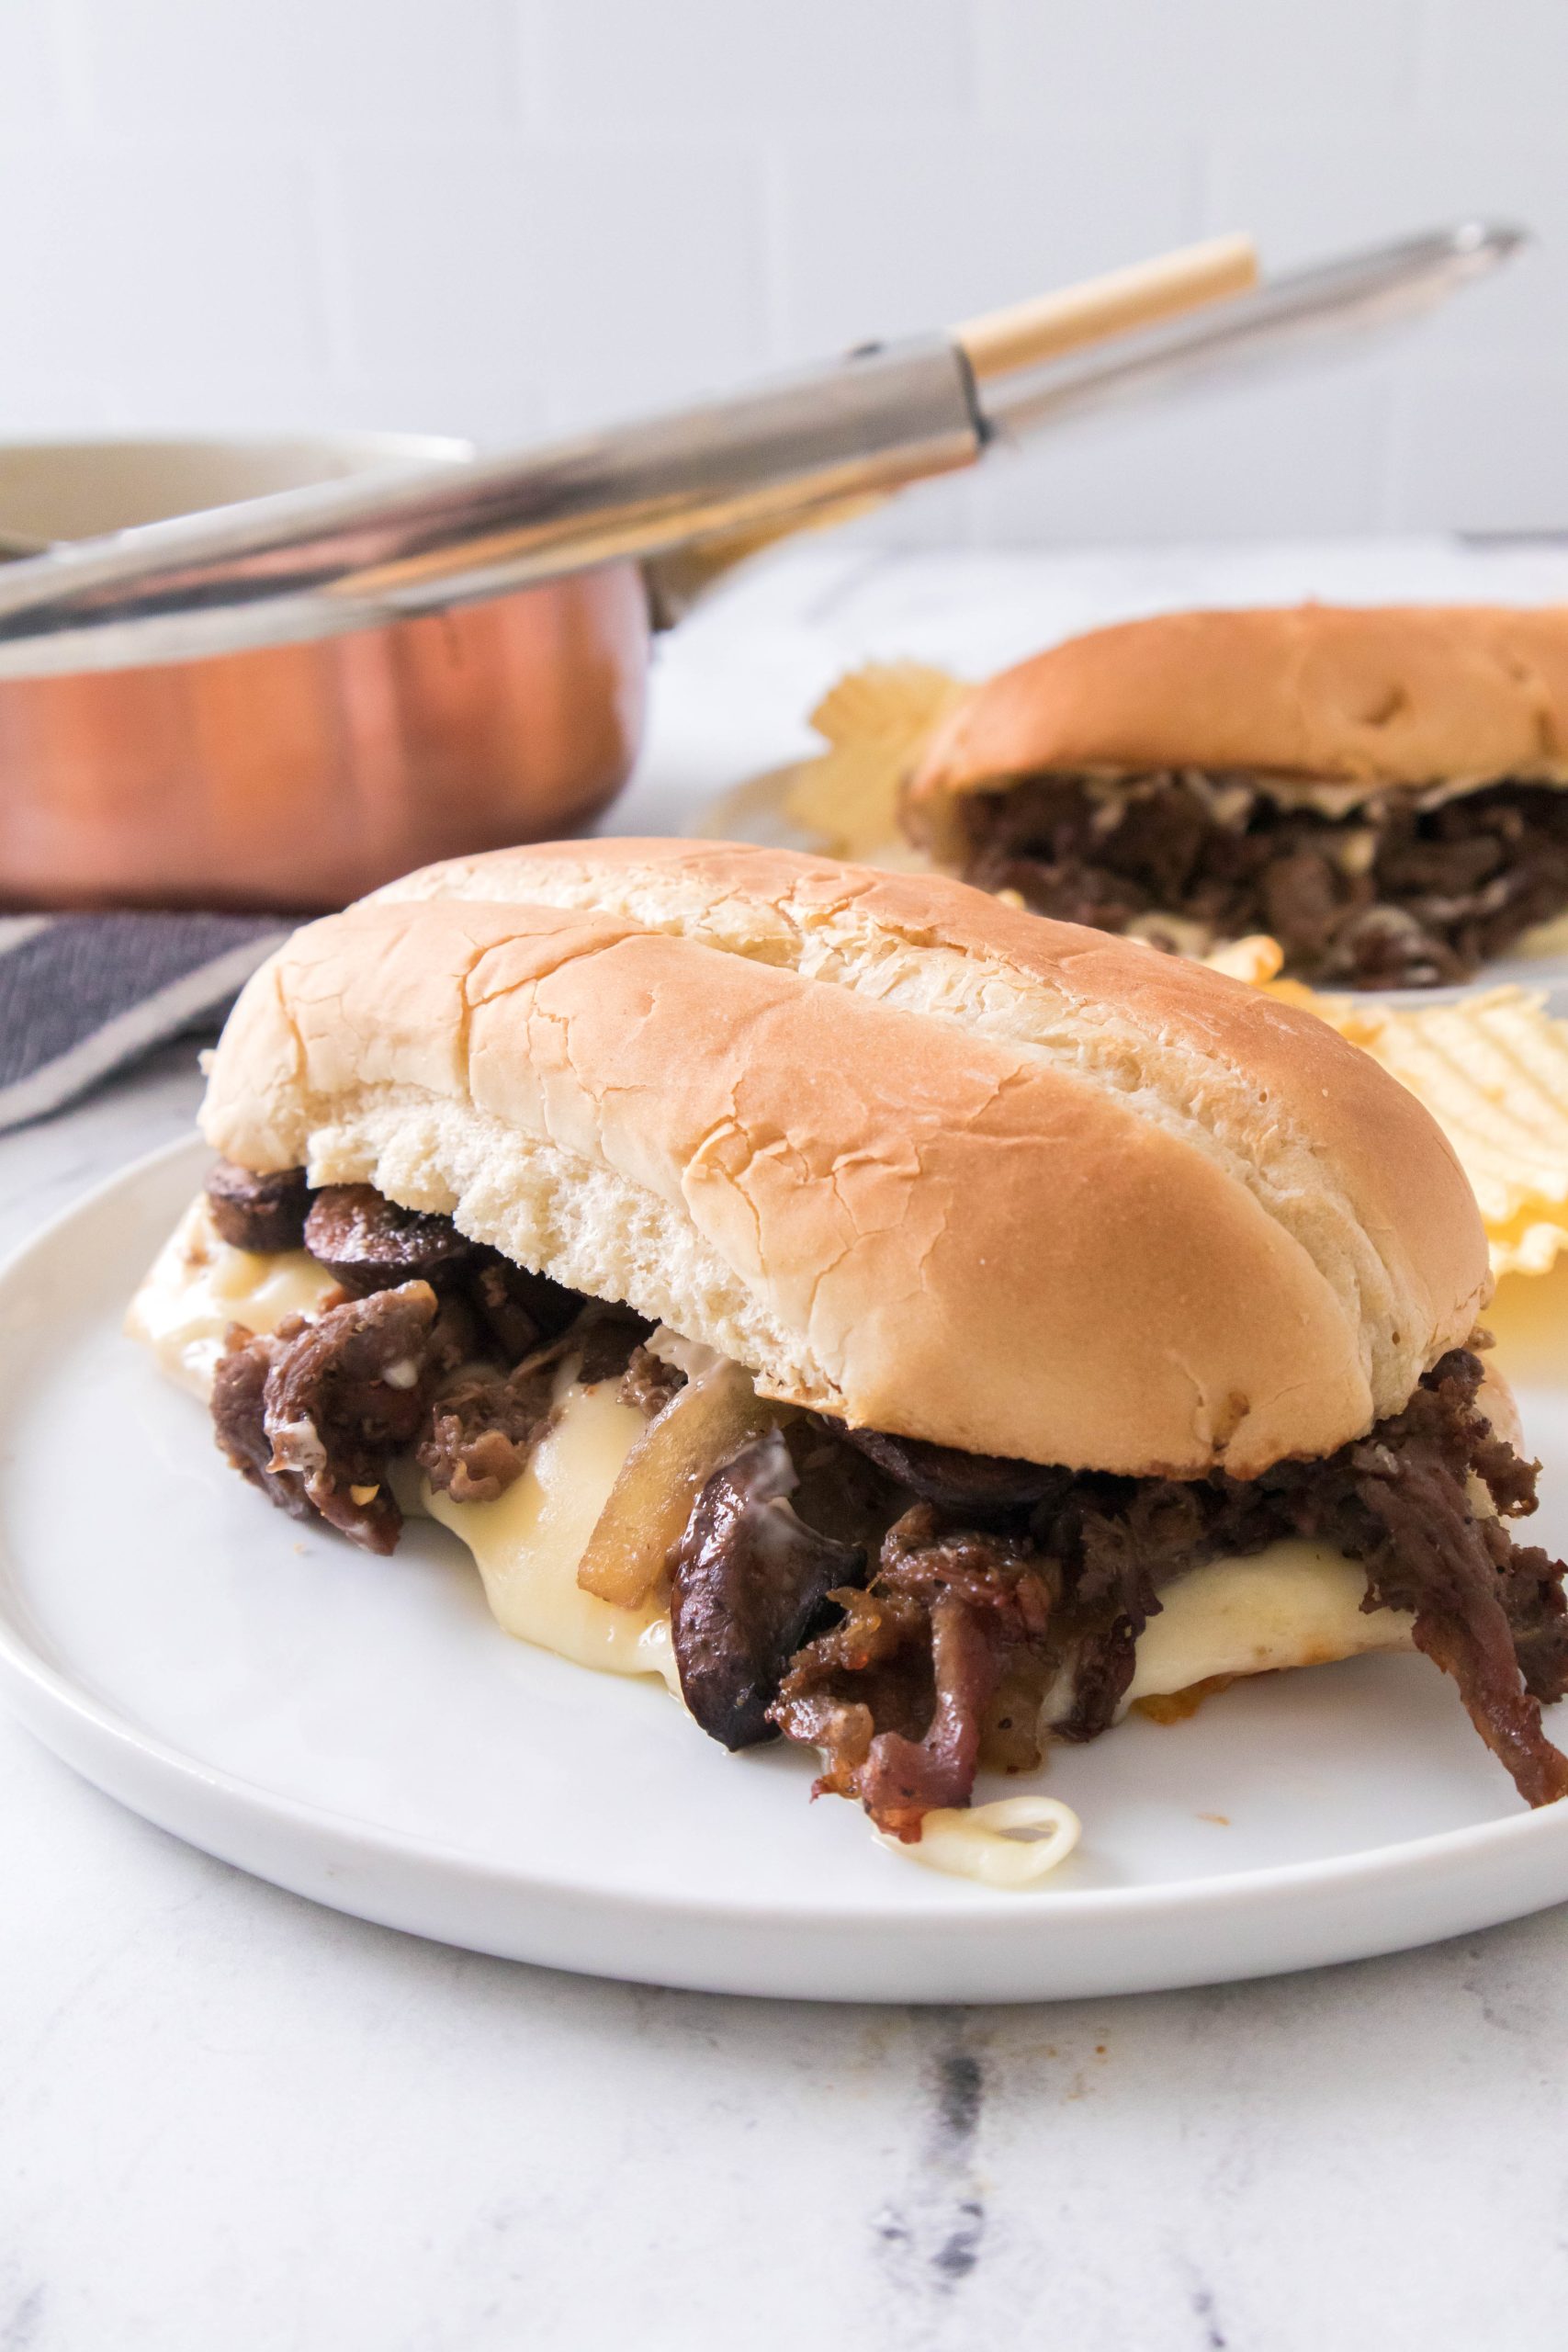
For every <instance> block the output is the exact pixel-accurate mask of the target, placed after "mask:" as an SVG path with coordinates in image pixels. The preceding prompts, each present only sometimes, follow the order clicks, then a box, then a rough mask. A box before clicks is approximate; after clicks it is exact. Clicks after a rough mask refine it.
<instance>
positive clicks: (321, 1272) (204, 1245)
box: [125, 1194, 335, 1397]
mask: <svg viewBox="0 0 1568 2352" xmlns="http://www.w3.org/2000/svg"><path fill="white" fill-rule="evenodd" d="M334 1288H335V1284H334V1283H333V1278H332V1276H331V1274H329V1273H328V1272H327V1270H326V1268H325V1267H324V1266H318V1265H317V1263H316V1261H315V1260H314V1258H311V1257H309V1256H307V1254H306V1252H305V1251H304V1250H280V1251H279V1252H277V1253H276V1255H274V1256H261V1255H258V1253H257V1252H255V1251H254V1250H236V1249H234V1248H233V1247H232V1245H231V1243H229V1242H227V1241H220V1239H219V1238H218V1235H217V1232H216V1231H215V1229H214V1227H213V1224H212V1218H211V1216H210V1213H209V1209H208V1205H207V1199H206V1195H205V1194H198V1195H197V1198H196V1199H195V1200H194V1201H193V1202H192V1203H191V1204H190V1206H189V1208H188V1209H186V1213H185V1215H184V1216H183V1217H181V1219H180V1221H179V1223H178V1225H177V1226H175V1229H174V1231H173V1233H172V1234H171V1235H170V1236H169V1238H168V1239H167V1241H165V1242H164V1247H163V1249H162V1250H160V1251H159V1252H158V1255H157V1257H156V1258H155V1259H154V1260H153V1261H152V1267H151V1269H150V1270H149V1272H148V1274H147V1277H146V1280H145V1281H144V1282H143V1283H142V1284H141V1289H140V1290H139V1291H138V1292H137V1294H136V1295H135V1297H134V1298H133V1299H132V1300H131V1302H130V1308H129V1310H128V1312H127V1314H126V1318H125V1328H126V1329H127V1331H128V1332H129V1333H130V1337H131V1338H132V1339H133V1340H141V1341H142V1342H143V1344H144V1345H145V1346H147V1347H149V1348H151V1349H152V1353H153V1354H154V1355H155V1356H156V1357H157V1359H158V1362H159V1363H161V1364H162V1366H163V1367H164V1371H165V1372H166V1373H168V1374H171V1376H172V1377H173V1378H174V1379H175V1380H177V1381H179V1382H181V1383H182V1385H184V1386H185V1387H186V1388H194V1389H195V1390H196V1391H197V1395H198V1396H201V1397H205V1396H206V1395H207V1393H208V1391H209V1389H210V1387H211V1386H212V1374H213V1371H214V1369H215V1368H216V1365H217V1363H218V1359H219V1357H220V1355H221V1354H222V1352H223V1335H224V1333H225V1332H226V1331H227V1330H228V1329H229V1326H230V1324H231V1323H243V1324H245V1325H247V1326H248V1328H249V1329H251V1330H253V1331H276V1329H277V1327H278V1325H279V1324H280V1323H281V1322H283V1321H284V1320H285V1318H286V1317H288V1316H290V1315H314V1314H315V1313H316V1312H317V1310H318V1309H319V1308H320V1306H321V1302H322V1300H323V1299H324V1298H326V1297H327V1295H328V1294H329V1293H330V1292H331V1291H332V1290H333V1289H334Z"/></svg>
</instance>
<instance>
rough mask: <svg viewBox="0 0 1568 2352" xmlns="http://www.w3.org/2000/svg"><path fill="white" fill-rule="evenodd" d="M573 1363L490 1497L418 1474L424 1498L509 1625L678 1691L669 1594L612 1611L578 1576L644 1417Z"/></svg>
mask: <svg viewBox="0 0 1568 2352" xmlns="http://www.w3.org/2000/svg"><path fill="white" fill-rule="evenodd" d="M573 1370H574V1363H573V1359H571V1358H570V1357H569V1358H568V1359H567V1361H566V1363H564V1364H563V1365H562V1367H561V1370H560V1373H559V1374H558V1376H557V1380H556V1385H555V1392H554V1397H553V1403H554V1408H555V1410H554V1417H553V1419H551V1421H550V1423H549V1426H548V1427H547V1430H546V1431H545V1434H544V1436H543V1437H542V1438H541V1439H540V1440H539V1442H538V1444H537V1445H536V1447H535V1448H534V1451H533V1453H532V1454H531V1455H530V1456H529V1460H528V1466H527V1468H526V1469H525V1471H524V1473H523V1475H522V1476H521V1477H520V1478H516V1479H514V1480H513V1483H512V1485H511V1486H510V1487H507V1489H506V1491H505V1493H504V1494H502V1495H500V1496H498V1497H497V1498H496V1500H495V1501H494V1502H492V1503H455V1502H454V1501H453V1500H452V1498H451V1497H450V1495H441V1494H436V1493H434V1492H433V1491H432V1489H431V1487H430V1485H429V1483H428V1481H426V1482H425V1483H424V1485H423V1503H424V1507H425V1509H426V1510H428V1511H429V1513H430V1515H431V1517H432V1518H433V1519H435V1520H438V1521H440V1523H441V1525H442V1526H443V1527H446V1528H449V1529H450V1530H451V1532H452V1533H453V1534H454V1535H456V1536H458V1537H459V1538H460V1539H461V1540H462V1542H463V1543H464V1544H467V1545H468V1550H469V1551H470V1552H471V1553H472V1554H473V1555H474V1559H475V1561H476V1562H477V1563H478V1566H479V1575H480V1577H482V1578H483V1580H484V1589H485V1598H486V1600H488V1601H489V1602H490V1605H491V1610H492V1611H494V1614H495V1619H496V1623H498V1624H499V1625H501V1626H502V1627H503V1628H504V1630H505V1631H506V1632H507V1633H509V1634H515V1635H516V1636H517V1638H518V1639H519V1640H520V1641H525V1642H534V1643H536V1645H538V1647H539V1648H541V1649H547V1650H555V1651H556V1652H557V1653H558V1655H559V1656H560V1657H569V1658H570V1659H572V1660H573V1662H574V1663H575V1664H576V1665H578V1666H593V1667H598V1668H600V1669H601V1670H602V1671H604V1672H606V1673H610V1674H660V1675H662V1676H663V1677H664V1679H665V1681H666V1682H667V1683H668V1684H669V1685H670V1688H671V1691H676V1692H678V1691H679V1689H680V1684H679V1680H678V1679H677V1677H676V1672H675V1657H674V1652H673V1650H672V1648H671V1641H670V1602H669V1600H668V1598H667V1597H666V1598H663V1599H660V1598H657V1597H655V1598H654V1599H652V1600H649V1601H648V1602H646V1603H645V1604H644V1605H643V1606H642V1607H641V1608H640V1609H617V1608H615V1606H614V1605H613V1603H611V1602H610V1601H607V1600H600V1599H599V1598H598V1597H597V1595H596V1594H594V1593H592V1592H584V1591H583V1590H582V1589H581V1587H580V1586H579V1584H578V1581H577V1566H578V1562H579V1561H580V1560H581V1557H582V1555H583V1553H584V1551H585V1550H586V1549H587V1546H588V1539H589V1537H590V1536H591V1535H592V1532H593V1529H594V1526H595V1524H596V1522H597V1521H598V1518H599V1514H600V1512H601V1511H602V1510H604V1506H605V1504H606V1503H607V1502H608V1501H609V1499H610V1490H611V1488H612V1487H614V1486H615V1481H616V1479H617V1478H618V1477H619V1476H620V1474H621V1465H622V1464H623V1463H624V1462H625V1460H626V1455H627V1454H628V1453H630V1451H631V1449H632V1447H633V1445H634V1444H635V1443H636V1442H637V1439H638V1438H639V1437H640V1436H641V1435H642V1433H643V1431H644V1430H645V1429H646V1428H647V1427H648V1423H647V1421H646V1420H645V1419H644V1418H643V1416H642V1414H641V1413H640V1412H638V1411H637V1408H636V1407H635V1406H632V1405H623V1404H622V1403H621V1401H620V1397H619V1395H618V1394H617V1391H618V1387H619V1383H618V1382H617V1381H613V1380H606V1381H600V1382H598V1383H596V1384H595V1385H594V1386H593V1387H592V1388H584V1387H583V1386H582V1385H581V1382H580V1381H577V1380H575V1379H573V1378H572V1376H571V1375H572V1372H573Z"/></svg>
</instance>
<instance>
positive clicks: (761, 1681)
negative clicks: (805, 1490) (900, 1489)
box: [670, 1430, 864, 1748]
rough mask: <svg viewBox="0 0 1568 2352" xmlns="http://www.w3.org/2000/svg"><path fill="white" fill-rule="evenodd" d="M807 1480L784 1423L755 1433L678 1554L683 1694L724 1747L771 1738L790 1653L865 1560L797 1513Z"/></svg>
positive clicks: (706, 1495) (710, 1485) (674, 1618)
mask: <svg viewBox="0 0 1568 2352" xmlns="http://www.w3.org/2000/svg"><path fill="white" fill-rule="evenodd" d="M799 1483H800V1482H799V1477H798V1475H797V1473H796V1471H795V1464H794V1463H793V1462H792V1461H791V1459H790V1453H789V1448H788V1446H787V1445H786V1444H785V1442H784V1434H783V1432H782V1431H781V1430H769V1431H768V1433H767V1434H766V1436H764V1437H760V1438H755V1439H753V1440H752V1442H751V1443H750V1444H749V1445H747V1446H744V1447H743V1448H742V1449H741V1451H740V1452H739V1453H738V1454H737V1455H736V1456H735V1458H734V1460H733V1461H732V1462H729V1463H728V1464H726V1465H725V1467H724V1468H723V1469H722V1470H719V1471H717V1472H716V1473H715V1475H714V1476H713V1477H711V1478H710V1479H709V1480H708V1482H707V1484H706V1486H705V1487H704V1488H703V1490H702V1493H701V1494H700V1495H699V1496H698V1498H697V1501H696V1505H695V1508H694V1510H693V1512H692V1516H691V1519H690V1521H688V1523H687V1527H686V1532H685V1534H684V1535H683V1537H682V1541H681V1544H680V1547H679V1550H678V1553H677V1555H676V1565H675V1576H674V1585H673V1589H672V1591H671V1604H670V1623H671V1634H672V1635H673V1639H674V1648H675V1662H676V1665H677V1667H678V1668H679V1669H680V1676H681V1691H682V1696H683V1698H684V1699H685V1702H686V1704H687V1706H688V1707H689V1708H690V1709H691V1711H692V1713H693V1715H694V1717H695V1719H696V1721H697V1722H698V1723H699V1724H701V1725H702V1728H703V1729H704V1731H705V1732H706V1733H707V1734H708V1736H709V1737H710V1738H712V1739H716V1740H718V1741H719V1742H720V1743H721V1744H722V1745H723V1746H724V1747H729V1748H738V1747H755V1746H756V1745H757V1744H758V1742H759V1741H761V1740H765V1739H771V1738H773V1736H774V1726H773V1724H772V1723H771V1722H770V1720H769V1715H768V1710H769V1707H770V1706H771V1704H772V1702H773V1699H774V1698H775V1696H776V1695H777V1692H778V1688H779V1683H780V1681H781V1679H782V1678H783V1675H784V1669H785V1668H786V1667H787V1665H788V1664H789V1661H790V1658H791V1657H792V1656H793V1655H794V1653H795V1651H796V1650H797V1649H798V1648H799V1647H800V1645H801V1644H802V1642H803V1641H804V1640H805V1639H806V1637H807V1634H808V1632H809V1631H810V1630H811V1626H812V1622H813V1620H814V1619H815V1618H816V1617H817V1616H818V1614H819V1612H820V1611H821V1609H822V1606H823V1603H824V1601H825V1600H827V1597H828V1595H829V1592H831V1591H832V1590H833V1589H834V1588H835V1587H837V1586H844V1585H852V1584H855V1583H858V1581H859V1579H860V1576H861V1573H862V1570H863V1561H864V1555H863V1553H861V1552H859V1551H857V1550H855V1549H853V1548H852V1547H851V1546H850V1545H848V1544H840V1543H838V1542H836V1541H835V1540H834V1539H833V1538H832V1537H831V1536H827V1535H821V1534H818V1532H817V1531H816V1529H815V1528H811V1527H808V1526H807V1524H806V1522H805V1521H803V1520H802V1519H800V1518H799V1517H798V1516H797V1515H796V1513H795V1510H794V1508H793V1507H792V1504H791V1502H790V1497H791V1496H792V1495H793V1494H795V1491H796V1489H797V1487H798V1486H799Z"/></svg>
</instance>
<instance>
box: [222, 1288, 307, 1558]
mask: <svg viewBox="0 0 1568 2352" xmlns="http://www.w3.org/2000/svg"><path fill="white" fill-rule="evenodd" d="M235 1246H236V1247H238V1244H236V1245H235ZM283 1344H285V1345H286V1344H287V1342H284V1343H283ZM277 1352H278V1342H277V1340H276V1338H268V1339H259V1338H258V1337H257V1336H256V1334H255V1333H254V1331H252V1330H250V1329H247V1327H246V1326H245V1325H244V1324H243V1323H231V1324H230V1326H229V1329H228V1332H227V1334H226V1335H225V1339H224V1352H223V1353H222V1355H220V1357H219V1359H218V1368H217V1370H216V1371H215V1372H214V1374H213V1375H212V1397H211V1409H212V1426H213V1430H214V1431H215V1433H216V1435H217V1439H218V1443H219V1445H220V1448H221V1450H222V1452H223V1453H225V1454H226V1455H227V1456H228V1458H229V1461H230V1462H231V1464H232V1465H233V1467H234V1468H235V1469H236V1470H237V1471H238V1472H239V1473H240V1476H242V1477H243V1478H244V1479H247V1480H248V1481H249V1483H250V1484H251V1485H252V1486H253V1487H260V1489H261V1491H262V1493H263V1494H264V1495H265V1496H266V1498H267V1499H268V1501H269V1502H273V1503H276V1506H277V1508H278V1510H286V1511H288V1512H289V1513H290V1515H291V1516H292V1517H293V1518H295V1519H314V1518H315V1517H316V1507H315V1505H314V1503H312V1502H311V1500H310V1497H309V1495H308V1494H307V1493H306V1492H305V1481H304V1479H303V1478H301V1477H300V1476H299V1474H298V1472H296V1471H293V1470H274V1468H273V1466H272V1440H271V1438H269V1437H268V1435H267V1433H266V1404H265V1397H266V1380H267V1374H268V1373H269V1372H270V1371H271V1370H272V1367H273V1363H274V1360H275V1358H276V1354H277Z"/></svg>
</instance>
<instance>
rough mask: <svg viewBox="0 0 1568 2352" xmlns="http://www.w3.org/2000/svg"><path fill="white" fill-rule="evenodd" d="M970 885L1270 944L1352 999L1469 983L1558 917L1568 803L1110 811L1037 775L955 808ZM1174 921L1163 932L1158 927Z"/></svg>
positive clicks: (1147, 790)
mask: <svg viewBox="0 0 1568 2352" xmlns="http://www.w3.org/2000/svg"><path fill="white" fill-rule="evenodd" d="M961 813H962V818H963V821H964V826H965V828H966V831H967V838H968V845H969V846H968V855H967V859H966V862H965V865H964V873H965V876H966V878H967V879H968V880H969V881H971V882H977V883H978V884H979V885H980V886H981V888H984V889H987V890H999V889H1012V890H1016V891H1018V892H1019V894H1020V896H1021V898H1022V899H1024V901H1025V903H1026V904H1027V905H1029V906H1031V907H1032V908H1033V909H1034V910H1035V911H1036V912H1037V913H1040V914H1047V915H1055V916H1057V917H1059V918H1060V919H1062V920H1064V921H1066V922H1083V923H1089V924H1091V925H1093V926H1094V927H1095V928H1097V929H1099V930H1100V931H1127V930H1129V929H1130V928H1133V927H1134V926H1135V927H1136V928H1137V929H1138V930H1139V931H1140V932H1141V933H1144V934H1145V935H1146V936H1150V937H1153V938H1154V939H1155V940H1156V942H1157V943H1159V944H1170V945H1178V946H1179V945H1181V944H1184V937H1183V933H1182V930H1181V928H1180V926H1183V925H1186V926H1193V925H1195V926H1196V927H1197V931H1198V933H1199V936H1200V938H1201V941H1202V943H1203V944H1205V945H1207V944H1212V943H1213V942H1214V941H1217V940H1224V939H1239V938H1242V937H1244V936H1245V935H1246V934H1247V933H1250V932H1258V931H1268V932H1272V933H1273V934H1274V936H1275V937H1276V938H1277V939H1278V940H1279V941H1280V944H1281V946H1282V947H1283V948H1284V950H1285V968H1286V970H1287V971H1288V972H1289V973H1291V974H1292V976H1293V977H1295V978H1301V979H1305V980H1319V981H1330V982H1338V983H1340V984H1341V985H1346V984H1348V985H1349V986H1351V987H1355V988H1383V987H1398V986H1407V987H1427V986H1431V985H1434V984H1436V983H1438V982H1439V981H1446V980H1458V979H1464V978H1467V977H1468V976H1469V975H1470V974H1471V973H1472V972H1474V971H1475V970H1476V969H1477V968H1478V967H1479V966H1480V965H1482V964H1483V963H1484V962H1485V961H1486V960H1487V959H1488V958H1490V957H1492V956H1500V955H1502V954H1503V953H1504V951H1505V950H1506V948H1508V947H1509V946H1511V945H1512V944H1513V943H1514V941H1515V940H1517V938H1518V937H1519V935H1520V933H1522V932H1525V931H1528V930H1529V928H1530V926H1531V925H1532V924H1534V923H1539V922H1546V921H1547V920H1548V919H1549V918H1551V917H1552V916H1554V915H1558V914H1561V913H1562V910H1564V908H1568V793H1565V792H1562V791H1560V790H1558V789H1556V788H1554V787H1553V786H1550V785H1539V784H1514V783H1503V784H1496V785H1491V786H1486V787H1485V788H1484V789H1483V790H1481V791H1478V792H1469V793H1462V794H1461V795H1459V796H1458V797H1455V798H1453V799H1451V800H1447V801H1444V802H1442V803H1441V804H1440V805H1439V806H1438V807H1437V808H1435V809H1417V808H1416V805H1415V797H1414V796H1413V795H1412V794H1408V793H1405V794H1400V793H1393V792H1390V793H1386V794H1384V795H1382V796H1381V797H1377V798H1374V799H1372V800H1370V801H1368V802H1367V803H1366V804H1365V805H1364V806H1362V807H1360V808H1358V809H1352V810H1351V811H1350V812H1349V814H1348V815H1347V816H1344V817H1338V818H1334V817H1326V816H1323V815H1321V814H1319V813H1318V812H1317V811H1315V810H1313V809H1286V808H1283V807H1281V806H1280V805H1279V804H1278V803H1276V802H1274V801H1272V800H1270V799H1269V797H1268V796H1267V794H1266V793H1265V792H1263V791H1261V790H1258V789H1257V788H1256V787H1255V786H1252V785H1251V784H1249V783H1248V782H1247V779H1245V778H1238V777H1224V776H1204V775H1197V774H1190V773H1186V772H1182V773H1173V774H1168V775H1155V776H1150V777H1139V778H1134V779H1130V780H1129V783H1128V785H1127V786H1126V788H1125V789H1124V790H1123V791H1122V792H1119V793H1118V794H1117V795H1116V796H1115V797H1108V796H1107V794H1106V793H1105V792H1104V791H1103V790H1100V791H1096V790H1094V789H1093V788H1092V787H1091V786H1089V784H1088V783H1087V782H1084V781H1081V780H1079V779H1078V778H1076V777H1073V776H1059V775H1058V776H1032V777H1026V778H1024V779H1023V780H1022V781H1021V782H1020V783H1018V784H1015V785H1012V786H1010V787H1009V788H1008V789H1007V790H1006V791H1002V792H985V793H976V794H974V795H972V796H969V797H967V798H966V799H965V800H964V804H963V807H962V811H961ZM1162 917H1165V918H1174V919H1175V921H1174V922H1173V923H1172V924H1171V926H1170V928H1169V930H1168V933H1163V934H1162V931H1161V924H1160V918H1162Z"/></svg>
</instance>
